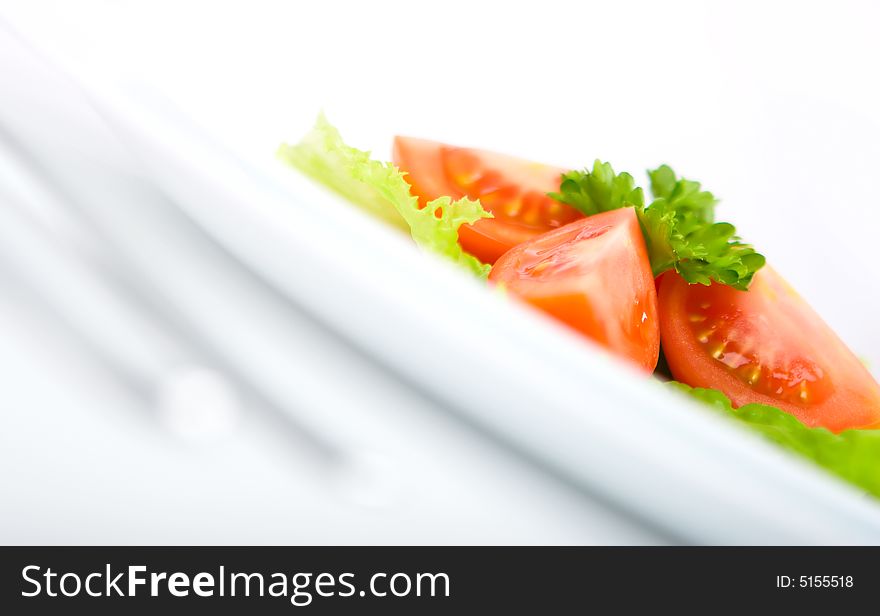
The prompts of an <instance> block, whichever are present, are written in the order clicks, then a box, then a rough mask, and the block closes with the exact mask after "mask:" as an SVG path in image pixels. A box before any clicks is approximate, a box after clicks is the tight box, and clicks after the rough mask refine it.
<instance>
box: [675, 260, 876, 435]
mask: <svg viewBox="0 0 880 616" xmlns="http://www.w3.org/2000/svg"><path fill="white" fill-rule="evenodd" d="M659 302H660V335H661V340H662V343H663V352H664V354H665V356H666V360H667V362H668V363H669V368H670V370H671V371H672V375H673V376H674V377H675V378H676V379H677V380H679V381H681V382H683V383H687V384H688V385H690V386H692V387H711V388H714V389H720V390H721V391H723V392H724V393H725V394H726V395H727V396H728V397H729V398H730V399H731V400H732V401H733V404H734V406H741V405H743V404H747V403H750V402H759V403H761V404H769V405H772V406H775V407H777V408H780V409H782V410H784V411H787V412H789V413H791V414H792V415H794V416H795V417H797V418H798V419H799V420H800V421H801V422H803V423H804V424H806V425H808V426H811V427H816V426H824V427H825V428H828V429H829V430H831V431H833V432H840V431H842V430H846V429H849V428H871V427H880V385H878V384H877V382H876V381H875V380H874V378H873V377H872V376H871V374H870V373H869V372H868V370H867V369H866V368H865V367H864V366H863V365H862V363H861V362H860V361H859V360H858V358H856V356H855V355H853V353H852V352H851V351H850V350H849V349H848V348H847V347H846V345H845V344H844V343H843V341H841V340H840V338H838V337H837V335H836V334H835V333H834V332H833V331H831V328H830V327H828V325H826V324H825V322H824V321H823V320H822V319H821V318H820V317H819V315H817V314H816V313H815V312H814V311H813V310H812V308H810V306H809V305H807V303H806V302H805V301H804V300H803V299H802V298H801V297H800V296H799V295H798V294H797V293H796V292H795V291H794V289H792V288H791V287H790V286H789V285H788V284H787V283H786V282H785V280H783V279H782V277H781V276H779V274H777V273H776V272H774V271H773V270H772V269H770V268H769V267H764V268H763V269H762V270H761V271H759V272H758V273H757V274H756V275H755V278H754V281H753V282H752V286H751V287H750V288H749V290H748V291H737V290H735V289H732V288H730V287H727V286H723V285H718V284H713V285H711V286H708V287H707V286H703V285H699V284H694V285H690V284H688V283H687V282H685V281H684V280H683V279H682V278H681V277H680V276H678V274H675V273H672V272H670V273H667V274H665V275H664V276H663V279H662V281H661V282H660V295H659Z"/></svg>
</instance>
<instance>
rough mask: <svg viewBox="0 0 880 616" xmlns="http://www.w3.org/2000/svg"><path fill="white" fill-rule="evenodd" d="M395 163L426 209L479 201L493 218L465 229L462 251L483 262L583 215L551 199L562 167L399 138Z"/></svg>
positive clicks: (396, 141) (479, 221) (461, 238)
mask: <svg viewBox="0 0 880 616" xmlns="http://www.w3.org/2000/svg"><path fill="white" fill-rule="evenodd" d="M394 164H395V165H397V166H398V167H399V168H400V169H401V170H402V171H405V172H406V173H407V178H406V179H407V181H408V182H409V183H410V185H411V186H412V191H413V194H414V195H416V196H418V198H419V201H420V203H421V204H422V205H425V204H426V203H427V202H428V201H430V200H432V199H436V198H438V197H443V196H449V197H452V198H454V199H459V198H461V197H469V198H471V199H479V200H480V203H481V204H482V205H483V207H484V208H485V209H486V210H487V211H489V212H491V213H492V214H493V216H494V218H486V219H482V220H478V221H477V222H475V223H474V224H472V225H462V227H461V228H460V229H459V232H458V235H459V241H460V242H461V245H462V247H463V248H464V249H465V250H466V251H467V252H469V253H470V254H472V255H474V256H475V257H477V258H478V259H480V260H481V261H483V262H485V263H495V261H496V260H498V258H499V257H500V256H501V255H502V254H504V253H505V252H507V251H508V250H510V249H511V248H513V247H514V246H516V245H517V244H521V243H522V242H525V241H528V240H530V239H532V238H533V237H535V236H537V235H540V234H541V233H545V232H547V231H550V230H552V229H557V228H559V227H561V226H563V225H565V224H568V223H570V222H572V221H574V220H577V219H579V218H582V214H581V213H580V212H578V211H577V210H575V209H574V208H572V207H569V206H567V205H565V204H562V203H559V202H558V201H556V200H555V199H551V198H550V197H548V196H547V193H548V192H553V191H557V190H559V182H560V176H561V174H562V173H563V172H564V171H565V170H564V169H560V168H558V167H551V166H549V165H542V164H540V163H533V162H529V161H526V160H522V159H519V158H515V157H513V156H507V155H505V154H497V153H495V152H488V151H486V150H475V149H470V148H458V147H453V146H449V145H444V144H442V143H437V142H434V141H427V140H425V139H414V138H411V137H396V138H395V140H394Z"/></svg>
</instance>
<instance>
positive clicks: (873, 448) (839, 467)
mask: <svg viewBox="0 0 880 616" xmlns="http://www.w3.org/2000/svg"><path fill="white" fill-rule="evenodd" d="M669 385H670V386H672V387H675V388H676V389H679V390H681V391H684V392H686V393H688V394H690V395H691V396H693V397H694V398H696V399H697V400H700V401H701V402H703V403H705V404H707V405H708V406H710V407H711V408H713V409H715V410H716V411H718V412H719V413H721V414H723V415H726V416H729V417H733V418H735V419H736V420H737V421H739V422H740V423H743V424H745V425H747V426H749V428H751V429H753V430H756V431H757V432H759V433H760V434H762V435H763V436H764V437H765V438H767V439H769V440H771V441H773V442H775V443H777V444H778V445H781V446H782V447H784V448H786V449H788V450H790V451H793V452H795V453H798V454H800V455H801V456H804V457H805V458H808V459H810V460H812V461H813V462H814V463H816V464H818V465H819V466H821V467H822V468H824V469H825V470H827V471H829V472H831V473H833V474H835V475H837V476H838V477H840V478H842V479H844V480H846V481H848V482H850V483H852V484H853V485H856V486H858V487H859V488H861V489H863V490H865V491H866V492H868V493H869V494H872V495H874V496H877V497H880V430H846V431H844V432H841V433H840V434H834V433H833V432H830V431H828V430H826V429H825V428H808V427H807V426H805V425H804V424H802V423H801V422H799V421H798V420H797V419H795V417H794V416H792V415H789V414H788V413H786V412H784V411H781V410H779V409H777V408H775V407H772V406H766V405H763V404H746V405H743V406H741V407H739V408H737V409H735V408H733V405H732V404H731V402H730V400H729V399H728V398H727V396H725V395H724V394H723V393H721V392H720V391H716V390H714V389H701V388H691V387H688V386H687V385H685V384H683V383H678V382H675V381H671V382H670V383H669Z"/></svg>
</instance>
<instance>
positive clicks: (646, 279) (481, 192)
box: [278, 115, 880, 497]
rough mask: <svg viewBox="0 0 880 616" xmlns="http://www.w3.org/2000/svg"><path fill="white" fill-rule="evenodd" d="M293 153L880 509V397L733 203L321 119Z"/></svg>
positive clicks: (660, 176)
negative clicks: (345, 132)
mask: <svg viewBox="0 0 880 616" xmlns="http://www.w3.org/2000/svg"><path fill="white" fill-rule="evenodd" d="M278 156H279V158H281V159H282V160H284V161H285V162H287V163H289V164H290V165H292V166H293V167H295V168H296V169H298V170H299V171H301V172H302V173H304V174H306V175H307V176H310V177H311V178H313V179H314V180H316V181H318V182H320V183H322V184H324V185H326V186H327V187H328V188H330V189H332V190H334V191H335V192H337V193H339V194H340V195H342V196H343V197H345V198H346V199H347V200H349V201H350V202H352V203H353V204H355V205H357V206H358V207H360V208H362V209H363V210H365V211H366V212H368V213H370V214H372V215H373V216H375V217H377V218H379V219H381V220H383V221H385V222H386V223H388V224H390V225H392V226H395V227H397V228H399V229H400V230H401V231H403V232H408V233H409V234H410V236H411V237H412V239H413V240H414V241H415V243H416V244H417V245H419V246H420V247H422V248H423V249H425V250H427V251H430V252H433V253H436V254H439V255H441V256H442V257H444V258H446V259H448V260H450V261H452V262H453V263H455V264H457V265H458V266H459V267H460V268H461V269H463V270H465V271H466V272H467V273H468V274H469V275H471V276H474V277H477V278H479V279H481V280H484V281H486V282H485V284H487V285H490V286H494V287H496V288H503V289H504V290H505V292H506V295H507V296H508V297H510V298H516V299H518V300H520V301H524V302H526V303H528V304H530V305H531V306H533V307H535V308H537V309H538V310H540V311H543V312H545V313H546V314H548V315H549V316H551V317H552V318H554V319H556V320H558V321H560V322H561V323H563V324H565V325H566V326H568V327H569V328H570V329H571V330H572V331H573V332H576V335H582V336H586V337H587V338H589V339H591V340H592V341H593V342H594V343H596V344H598V345H600V346H602V347H604V348H605V349H607V350H608V351H609V352H611V353H612V354H614V355H616V356H618V357H620V358H622V359H623V360H625V361H627V362H629V363H630V364H632V365H633V366H635V367H636V368H637V369H639V370H641V371H642V372H644V373H645V374H646V375H652V374H653V375H654V376H655V377H656V378H657V379H658V380H660V381H665V382H666V383H665V384H664V385H663V386H666V387H673V388H677V389H680V390H681V391H683V392H685V393H687V394H689V395H691V396H693V397H694V398H696V399H698V400H700V401H702V402H704V403H705V404H706V406H707V408H710V409H714V410H715V411H716V412H718V413H720V414H723V415H724V416H727V417H730V418H731V419H733V420H735V421H738V422H740V423H742V424H745V425H747V426H749V427H750V428H751V429H754V430H756V431H758V432H760V433H761V434H762V435H764V436H765V437H766V438H768V439H770V440H772V441H774V442H776V443H778V444H780V445H782V446H784V447H786V448H787V449H789V450H792V451H795V452H797V453H798V454H800V455H803V456H805V457H807V458H809V459H810V460H812V461H813V462H815V463H816V464H818V465H820V466H822V467H823V468H825V469H826V470H828V471H830V472H832V473H834V474H836V475H838V476H839V477H842V478H843V479H845V480H847V481H849V482H851V483H853V484H855V485H857V486H859V487H860V488H861V489H863V490H864V491H866V492H868V493H870V494H873V495H874V496H876V497H880V430H878V429H877V428H880V385H878V383H877V381H876V380H875V379H874V378H873V377H872V376H871V373H870V372H869V371H868V370H867V368H866V367H865V366H864V365H863V364H862V362H861V361H860V360H859V359H858V358H857V357H856V356H855V355H854V354H853V352H852V351H850V349H849V348H847V346H846V345H845V344H844V343H843V342H842V341H841V340H840V338H839V337H838V336H837V335H836V334H835V333H834V332H833V331H832V330H831V328H830V327H828V325H827V324H825V322H824V321H823V320H822V319H821V318H820V317H819V316H818V315H817V314H816V313H815V312H814V311H813V310H812V308H811V307H810V306H809V305H808V304H807V303H806V302H805V301H804V300H803V299H802V298H801V297H800V296H799V295H798V294H797V293H796V291H795V290H794V289H792V288H791V286H789V285H788V283H786V282H785V280H784V279H783V278H782V277H781V276H780V275H779V274H778V273H776V272H775V271H774V270H773V269H772V268H771V267H770V266H769V265H767V264H766V263H765V259H764V257H763V256H762V255H761V254H760V253H758V252H757V251H756V250H755V248H754V247H753V246H751V245H750V244H747V243H745V242H743V241H742V240H741V239H740V238H739V237H738V236H737V234H736V229H735V227H734V226H733V225H731V224H730V223H727V222H718V221H716V220H715V207H716V205H717V203H718V200H717V199H716V198H715V196H714V195H713V194H712V193H711V192H708V191H705V190H703V188H702V186H701V185H700V184H699V183H698V182H694V181H691V180H687V179H685V178H683V177H681V176H679V175H677V174H676V173H675V172H674V171H673V170H672V168H670V167H669V166H667V165H662V166H660V167H658V168H656V169H653V170H651V171H649V172H648V180H649V182H648V193H647V194H649V195H650V198H648V196H647V195H646V191H644V190H643V189H642V188H641V187H639V186H637V185H636V181H635V179H634V178H633V176H632V175H630V174H629V173H617V172H615V171H614V169H613V168H612V166H611V165H610V164H609V163H607V162H602V161H600V160H596V161H595V162H594V163H593V164H592V166H590V167H587V168H584V169H582V170H568V169H561V168H557V167H552V166H549V165H544V164H541V163H536V162H530V161H525V160H521V159H518V158H514V157H511V156H507V155H504V154H498V153H495V152H489V151H485V150H477V149H472V148H462V147H455V146H450V145H445V144H442V143H437V142H434V141H428V140H424V139H415V138H411V137H397V138H395V141H394V154H393V159H394V160H393V162H388V161H378V160H374V159H373V158H371V156H370V153H369V152H365V151H361V150H358V149H356V148H353V147H350V146H348V145H346V144H345V142H344V141H343V140H342V137H341V136H340V134H339V132H338V131H337V130H336V129H335V128H334V127H333V126H332V125H330V124H329V123H328V122H327V120H326V119H325V118H324V117H323V115H322V116H320V117H319V118H318V120H317V123H316V124H315V127H314V128H313V129H312V130H311V131H310V132H309V133H308V134H307V135H306V136H305V137H304V138H303V139H302V140H301V141H300V142H299V143H297V144H295V145H286V144H284V145H282V146H281V147H280V148H279V151H278ZM658 386H660V385H658Z"/></svg>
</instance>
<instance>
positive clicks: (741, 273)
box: [550, 160, 765, 290]
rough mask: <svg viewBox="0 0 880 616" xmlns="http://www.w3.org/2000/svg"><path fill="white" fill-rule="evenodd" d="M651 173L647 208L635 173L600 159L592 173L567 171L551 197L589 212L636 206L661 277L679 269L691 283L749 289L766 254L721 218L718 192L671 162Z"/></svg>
mask: <svg viewBox="0 0 880 616" xmlns="http://www.w3.org/2000/svg"><path fill="white" fill-rule="evenodd" d="M648 175H649V177H650V180H651V194H652V196H653V197H654V200H653V201H652V202H651V203H650V205H647V206H645V205H644V193H643V192H642V189H641V188H638V187H637V186H636V185H635V181H634V180H633V177H632V176H631V175H630V174H629V173H621V174H617V173H615V172H614V170H613V169H612V167H611V165H610V164H608V163H603V162H601V161H599V160H596V161H595V162H594V163H593V168H592V170H591V171H588V170H586V169H584V170H583V171H571V172H568V173H565V174H563V175H562V180H561V182H560V187H559V192H558V193H550V196H551V197H552V198H554V199H556V200H557V201H561V202H562V203H566V204H568V205H571V206H572V207H574V208H576V209H578V210H579V211H581V212H583V213H584V214H586V215H587V216H591V215H593V214H599V213H601V212H607V211H609V210H614V209H618V208H621V207H635V208H636V212H637V213H638V216H639V222H640V224H641V226H642V233H643V235H644V236H645V244H646V246H647V248H648V256H649V258H650V260H651V269H652V270H653V272H654V275H655V276H659V275H660V274H662V273H663V272H666V271H669V270H675V271H676V272H678V273H679V274H681V276H682V277H683V278H684V279H685V280H687V281H688V282H690V283H700V284H705V285H708V284H710V283H711V282H712V281H713V280H714V281H716V282H719V283H721V284H726V285H729V286H731V287H734V288H736V289H741V290H745V289H747V288H748V286H749V284H750V283H751V281H752V277H753V276H754V275H755V272H757V271H758V270H759V269H761V267H763V266H764V262H765V260H764V257H763V256H762V255H760V254H758V253H757V252H755V249H754V248H753V247H752V246H751V245H749V244H745V243H743V242H742V241H740V238H739V237H738V236H737V235H736V229H735V228H734V226H733V225H731V224H730V223H726V222H715V206H716V205H717V203H718V200H717V199H716V198H715V196H714V195H713V194H712V193H710V192H708V191H704V190H702V189H701V186H700V183H699V182H693V181H691V180H686V179H684V178H679V177H677V176H676V175H675V172H674V171H673V170H672V169H671V168H670V167H669V166H667V165H663V166H661V167H658V168H657V169H654V170H653V171H649V172H648Z"/></svg>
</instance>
